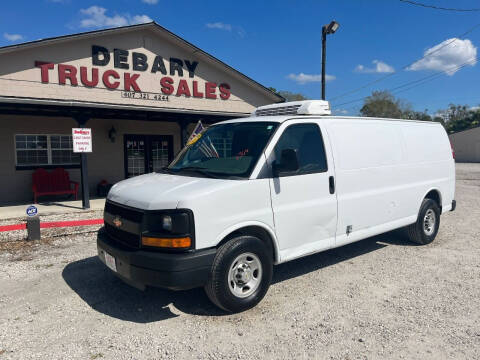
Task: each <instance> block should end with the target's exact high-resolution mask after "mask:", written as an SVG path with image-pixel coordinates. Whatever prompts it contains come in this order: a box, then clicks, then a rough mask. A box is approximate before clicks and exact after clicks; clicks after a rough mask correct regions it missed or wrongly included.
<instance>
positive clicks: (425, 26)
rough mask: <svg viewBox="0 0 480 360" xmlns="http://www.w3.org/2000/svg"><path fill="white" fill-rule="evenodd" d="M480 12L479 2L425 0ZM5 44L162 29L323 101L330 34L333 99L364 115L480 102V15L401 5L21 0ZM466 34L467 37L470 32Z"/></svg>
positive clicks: (339, 107) (355, 0) (347, 0)
mask: <svg viewBox="0 0 480 360" xmlns="http://www.w3.org/2000/svg"><path fill="white" fill-rule="evenodd" d="M417 2H420V3H422V4H427V5H435V6H439V7H448V8H451V7H456V8H458V9H463V10H466V9H474V10H480V9H478V8H480V4H479V3H478V0H461V1H449V0H418V1H417ZM0 19H1V21H0V36H1V39H0V46H6V45H11V44H16V43H21V42H26V41H33V40H37V39H41V38H48V37H53V36H59V35H65V34H73V33H78V32H84V31H90V30H96V29H103V28H109V27H116V26H124V25H129V24H136V23H142V22H149V21H152V20H153V21H156V22H157V23H158V24H160V25H162V26H164V27H166V28H167V29H168V30H170V31H172V32H174V33H175V34H177V35H179V36H181V37H182V38H184V39H185V40H187V41H189V42H191V43H193V44H194V45H196V46H198V47H199V48H201V49H203V50H205V51H206V52H208V53H210V54H212V55H214V56H215V57H217V58H219V59H220V60H222V61H224V62H225V63H227V64H228V65H230V66H232V67H234V68H236V69H237V70H239V71H240V72H242V73H244V74H245V75H247V76H249V77H251V78H253V79H255V80H256V81H258V82H260V83H261V84H263V85H265V86H267V87H274V88H276V89H277V90H287V91H291V92H296V93H297V92H299V93H302V94H304V95H305V96H307V97H309V98H311V99H319V98H320V95H321V85H320V73H321V28H322V25H325V24H328V23H329V22H330V21H332V20H336V21H337V22H338V23H340V28H339V29H338V31H337V32H336V33H335V34H332V35H328V37H327V66H326V71H327V85H326V86H327V89H326V93H327V100H330V101H331V105H332V108H333V109H334V112H335V113H337V114H347V115H356V114H358V111H359V109H360V108H361V106H362V104H363V99H364V98H365V97H366V96H368V95H370V94H371V92H372V91H374V90H391V91H392V92H393V93H394V95H395V96H397V97H399V98H401V99H402V100H403V101H404V102H406V103H409V104H411V105H412V107H413V108H414V109H415V110H417V111H424V110H427V111H428V112H429V113H430V114H434V113H436V112H437V111H438V110H439V109H444V108H446V107H448V105H449V104H450V103H455V104H466V105H468V106H471V107H474V106H478V105H479V104H480V92H479V89H480V85H479V81H478V79H479V78H480V65H479V64H478V63H477V61H476V57H477V48H478V46H479V44H480V11H446V10H438V9H433V8H427V7H422V6H415V5H412V4H409V3H408V2H403V1H400V0H297V1H295V0H271V1H266V0H263V1H262V0H257V1H253V0H252V1H249V0H243V1H228V0H223V1H216V0H209V1H199V0H197V1H191V0H183V1H181V2H180V1H166V0H105V1H101V0H17V1H4V2H3V3H2V11H1V14H0ZM465 33H466V34H465Z"/></svg>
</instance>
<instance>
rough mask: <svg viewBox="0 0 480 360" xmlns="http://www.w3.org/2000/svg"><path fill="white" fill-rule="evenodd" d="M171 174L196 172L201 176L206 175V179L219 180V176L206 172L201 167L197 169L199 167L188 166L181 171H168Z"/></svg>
mask: <svg viewBox="0 0 480 360" xmlns="http://www.w3.org/2000/svg"><path fill="white" fill-rule="evenodd" d="M168 170H169V171H170V172H171V173H178V172H181V171H184V170H185V171H191V172H196V173H198V174H201V175H204V176H206V177H210V178H214V179H218V178H219V177H218V176H217V175H215V174H214V173H212V172H210V171H208V170H206V169H205V168H201V167H197V166H186V167H182V168H179V169H168Z"/></svg>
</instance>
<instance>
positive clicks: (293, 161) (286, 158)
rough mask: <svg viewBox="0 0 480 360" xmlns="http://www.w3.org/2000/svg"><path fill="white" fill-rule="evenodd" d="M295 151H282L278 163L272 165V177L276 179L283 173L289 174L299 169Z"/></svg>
mask: <svg viewBox="0 0 480 360" xmlns="http://www.w3.org/2000/svg"><path fill="white" fill-rule="evenodd" d="M299 167H300V166H299V164H298V156H297V150H295V149H283V150H282V154H281V156H280V162H278V161H277V160H275V161H274V162H273V164H272V171H273V176H274V177H278V176H279V175H282V174H284V173H291V172H294V171H297V170H298V169H299Z"/></svg>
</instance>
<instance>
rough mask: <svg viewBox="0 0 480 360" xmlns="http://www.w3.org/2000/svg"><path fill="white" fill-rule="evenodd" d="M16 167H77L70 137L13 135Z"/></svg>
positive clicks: (77, 162) (76, 155) (78, 159)
mask: <svg viewBox="0 0 480 360" xmlns="http://www.w3.org/2000/svg"><path fill="white" fill-rule="evenodd" d="M15 152H16V165H17V166H20V167H21V166H28V167H31V166H46V165H78V164H79V163H80V156H79V154H76V153H74V152H73V146H72V136H71V135H30V134H18V135H15Z"/></svg>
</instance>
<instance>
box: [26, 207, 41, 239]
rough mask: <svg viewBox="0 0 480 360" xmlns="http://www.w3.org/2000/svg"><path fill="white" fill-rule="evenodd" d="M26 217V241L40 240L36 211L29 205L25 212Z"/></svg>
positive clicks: (35, 208) (38, 220) (38, 219)
mask: <svg viewBox="0 0 480 360" xmlns="http://www.w3.org/2000/svg"><path fill="white" fill-rule="evenodd" d="M25 212H26V213H27V215H28V217H27V239H28V240H29V241H31V240H40V218H39V217H38V209H37V207H36V206H35V205H30V206H29V207H28V208H27V210H26V211H25Z"/></svg>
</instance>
